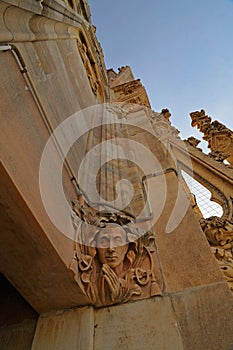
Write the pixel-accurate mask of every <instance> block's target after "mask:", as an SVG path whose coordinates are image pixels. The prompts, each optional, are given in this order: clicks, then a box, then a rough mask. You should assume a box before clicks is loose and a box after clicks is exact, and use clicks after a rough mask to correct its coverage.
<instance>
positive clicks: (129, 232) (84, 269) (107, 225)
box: [70, 196, 162, 307]
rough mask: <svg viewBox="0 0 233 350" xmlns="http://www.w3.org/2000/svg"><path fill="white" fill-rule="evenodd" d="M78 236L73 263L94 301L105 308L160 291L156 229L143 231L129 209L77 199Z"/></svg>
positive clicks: (85, 291) (83, 286) (76, 222)
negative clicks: (108, 207)
mask: <svg viewBox="0 0 233 350" xmlns="http://www.w3.org/2000/svg"><path fill="white" fill-rule="evenodd" d="M73 208H74V216H73V218H74V225H75V228H76V240H75V250H74V258H73V260H72V264H71V266H70V268H71V269H72V270H73V271H74V274H75V279H76V281H77V282H78V283H79V285H80V287H81V288H82V290H83V292H84V293H85V294H86V295H87V296H88V298H89V300H90V303H91V304H93V305H95V306H97V307H100V306H105V305H113V304H119V303H124V302H127V301H128V300H130V299H135V298H144V297H150V296H154V295H160V294H161V289H162V283H161V276H160V272H159V268H158V264H157V259H156V247H155V237H154V235H153V233H152V232H147V233H145V234H141V232H140V230H139V229H138V228H137V227H136V225H135V224H134V222H133V217H132V216H130V215H128V214H127V213H106V212H99V211H97V210H95V209H93V208H91V207H90V206H89V205H88V204H87V203H86V202H85V200H84V198H83V196H80V197H79V198H78V199H77V200H76V201H74V203H73Z"/></svg>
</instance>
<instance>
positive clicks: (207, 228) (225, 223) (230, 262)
mask: <svg viewBox="0 0 233 350" xmlns="http://www.w3.org/2000/svg"><path fill="white" fill-rule="evenodd" d="M200 223H201V227H202V229H203V231H204V233H205V235H206V237H207V239H208V242H209V244H210V246H211V250H212V252H213V253H214V255H215V257H216V259H217V260H218V263H219V266H220V268H221V270H222V272H223V274H224V276H225V278H226V280H227V282H228V284H229V286H230V288H231V290H232V291H233V222H231V221H229V220H227V219H224V218H219V217H217V216H212V217H210V218H208V219H201V222H200Z"/></svg>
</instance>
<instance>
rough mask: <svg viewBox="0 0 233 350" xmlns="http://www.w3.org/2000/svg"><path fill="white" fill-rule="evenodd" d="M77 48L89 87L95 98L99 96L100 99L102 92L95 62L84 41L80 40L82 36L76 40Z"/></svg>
mask: <svg viewBox="0 0 233 350" xmlns="http://www.w3.org/2000/svg"><path fill="white" fill-rule="evenodd" d="M77 46H78V50H79V53H80V56H81V59H82V61H83V65H84V67H85V69H86V73H87V77H88V80H89V84H90V87H91V89H92V91H93V93H94V94H95V95H96V96H97V95H99V96H100V97H101V96H102V95H103V92H102V88H101V83H100V80H99V79H98V74H97V71H96V67H95V61H94V59H93V57H92V56H91V54H90V52H89V49H88V47H87V44H86V41H85V40H84V39H83V38H82V36H81V37H79V38H78V39H77Z"/></svg>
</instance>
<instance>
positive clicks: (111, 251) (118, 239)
mask: <svg viewBox="0 0 233 350" xmlns="http://www.w3.org/2000/svg"><path fill="white" fill-rule="evenodd" d="M96 243H97V251H98V255H99V260H100V262H101V263H102V264H108V265H109V266H110V267H111V268H112V269H115V268H116V267H118V266H120V265H121V264H122V263H123V261H124V258H125V254H126V253H127V250H128V243H127V236H126V233H125V231H124V230H123V229H122V227H121V226H117V225H116V226H109V227H106V228H104V229H102V230H101V231H100V232H99V234H98V237H97V241H96Z"/></svg>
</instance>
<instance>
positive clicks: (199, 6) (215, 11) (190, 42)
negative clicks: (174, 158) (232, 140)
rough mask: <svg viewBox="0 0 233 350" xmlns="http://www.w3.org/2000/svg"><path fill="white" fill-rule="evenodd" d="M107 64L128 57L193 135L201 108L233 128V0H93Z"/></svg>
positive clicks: (154, 101) (155, 98)
mask: <svg viewBox="0 0 233 350" xmlns="http://www.w3.org/2000/svg"><path fill="white" fill-rule="evenodd" d="M89 4H90V7H91V11H92V21H93V24H94V25H95V26H97V37H98V39H99V41H100V43H101V45H102V48H103V51H104V55H105V62H106V66H107V68H111V67H113V68H114V69H115V70H116V71H117V68H118V67H120V66H125V65H129V66H130V67H131V68H132V70H133V73H134V75H135V78H140V79H141V81H142V83H143V85H144V86H145V87H146V89H147V92H148V95H149V98H150V102H151V105H152V108H153V109H154V110H156V111H160V110H161V109H162V108H168V109H169V110H170V112H171V113H172V118H171V121H172V123H173V125H174V126H176V127H177V128H178V129H179V130H180V131H181V136H182V137H183V138H186V137H188V136H191V135H194V136H196V137H198V138H199V139H201V134H200V133H199V132H198V131H197V130H196V129H193V128H191V126H190V117H189V113H190V112H192V111H194V110H199V109H201V108H203V109H205V110H206V113H207V114H208V115H210V116H211V117H212V119H213V120H215V119H218V120H219V121H221V122H222V123H224V124H225V125H226V126H228V127H229V128H231V129H233V1H232V0H195V1H194V0H176V1H171V0H146V1H142V0H140V1H139V0H117V1H116V0H115V1H112V0H99V1H97V0H89Z"/></svg>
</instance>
